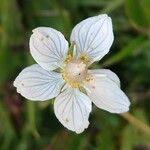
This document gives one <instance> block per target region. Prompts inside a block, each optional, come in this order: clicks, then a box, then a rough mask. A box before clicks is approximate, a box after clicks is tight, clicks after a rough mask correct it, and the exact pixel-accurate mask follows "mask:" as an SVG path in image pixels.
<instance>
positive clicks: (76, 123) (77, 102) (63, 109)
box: [54, 88, 92, 133]
mask: <svg viewBox="0 0 150 150" xmlns="http://www.w3.org/2000/svg"><path fill="white" fill-rule="evenodd" d="M91 107H92V105H91V101H90V99H89V98H88V97H87V96H86V95H85V94H83V93H82V92H80V91H79V90H78V89H71V88H69V89H67V90H65V91H64V92H62V93H61V94H60V95H58V96H57V97H56V99H55V101H54V111H55V115H56V117H57V118H58V120H59V121H60V122H61V123H62V124H63V126H65V127H66V128H68V129H69V130H71V131H75V132H76V133H81V132H83V131H84V129H85V128H87V127H88V125H89V121H88V118H89V113H90V112H91Z"/></svg>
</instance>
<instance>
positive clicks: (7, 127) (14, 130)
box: [0, 0, 150, 150]
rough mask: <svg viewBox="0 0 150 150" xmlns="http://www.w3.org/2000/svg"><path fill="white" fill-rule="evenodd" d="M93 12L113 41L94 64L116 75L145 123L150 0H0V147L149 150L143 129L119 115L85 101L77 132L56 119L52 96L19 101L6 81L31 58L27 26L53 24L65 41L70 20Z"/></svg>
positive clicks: (149, 137) (149, 117)
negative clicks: (86, 112)
mask: <svg viewBox="0 0 150 150" xmlns="http://www.w3.org/2000/svg"><path fill="white" fill-rule="evenodd" d="M101 13H107V14H109V15H110V16H111V17H112V21H113V28H114V34H115V41H114V43H113V46H112V48H111V51H110V53H109V54H108V55H107V56H105V58H103V59H102V61H100V62H99V63H97V64H95V65H94V67H95V68H101V67H104V68H109V69H111V70H112V71H114V72H115V73H117V74H118V76H119V77H120V79H121V83H122V89H123V90H124V91H125V92H126V93H127V95H128V96H129V98H130V100H131V103H132V105H131V109H130V113H131V114H132V115H133V116H135V117H136V118H138V119H139V120H141V121H142V122H143V123H145V124H147V125H149V124H150V123H149V122H150V99H149V98H150V0H0V150H150V134H148V133H147V132H144V130H141V129H139V128H137V127H136V126H134V125H132V124H131V123H129V122H128V121H127V120H125V119H124V118H123V117H121V116H119V115H115V114H110V113H108V112H106V111H103V110H100V109H98V108H96V107H95V106H93V111H92V113H91V115H90V125H89V128H88V129H87V130H86V131H85V132H83V133H82V134H80V135H77V134H75V133H73V132H70V131H69V130H67V129H65V128H64V127H63V126H62V125H61V124H60V123H59V122H58V120H57V119H56V117H55V115H54V112H53V105H52V104H53V101H52V100H50V101H46V102H31V101H27V100H25V99H24V98H23V97H21V96H20V95H19V94H17V92H16V89H15V88H14V87H13V85H12V83H13V81H14V79H15V77H16V76H17V75H18V73H19V72H20V71H21V70H22V69H23V68H24V67H26V66H28V65H30V64H33V63H35V62H34V60H33V58H32V57H31V55H30V53H29V44H28V43H29V38H30V35H31V31H32V29H34V28H36V27H38V26H49V27H53V28H55V29H57V30H59V31H61V32H62V33H63V34H64V35H65V37H66V38H67V39H68V40H69V35H70V33H71V30H72V28H73V27H74V25H75V24H76V23H78V22H80V21H81V20H83V19H85V18H87V17H90V16H95V15H97V14H101ZM148 71H149V72H148ZM135 124H136V123H135Z"/></svg>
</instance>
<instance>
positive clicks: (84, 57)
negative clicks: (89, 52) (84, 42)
mask: <svg viewBox="0 0 150 150" xmlns="http://www.w3.org/2000/svg"><path fill="white" fill-rule="evenodd" d="M80 59H81V60H82V61H83V62H85V63H87V62H89V61H90V59H89V58H88V57H87V56H85V55H80Z"/></svg>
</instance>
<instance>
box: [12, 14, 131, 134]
mask: <svg viewBox="0 0 150 150" xmlns="http://www.w3.org/2000/svg"><path fill="white" fill-rule="evenodd" d="M113 39H114V36H113V30H112V21H111V18H110V17H108V16H107V15H106V14H103V15H98V16H95V17H90V18H88V19H85V20H83V21H82V22H80V23H79V24H77V25H76V26H75V27H74V29H73V31H72V33H71V37H70V42H71V46H70V48H69V47H68V42H67V41H66V39H65V38H64V36H63V35H62V34H61V33H60V32H59V31H57V30H55V29H52V28H48V27H39V28H36V29H34V30H33V34H32V35H31V38H30V52H31V55H32V56H33V58H34V59H35V61H36V62H37V63H38V64H34V65H32V66H29V67H27V68H25V69H24V70H23V71H22V72H21V73H20V74H19V75H18V77H17V78H16V80H15V81H14V86H15V87H17V92H18V93H20V94H21V95H22V96H24V97H25V98H27V99H30V100H33V101H44V100H49V99H52V98H54V97H56V99H55V101H54V111H55V115H56V117H57V118H58V120H59V121H60V122H61V123H62V124H63V125H64V126H65V127H66V128H68V129H69V130H72V131H75V132H76V133H81V132H83V131H84V129H85V128H87V127H88V125H89V121H88V118H89V114H90V112H91V107H92V102H93V103H94V104H95V105H96V106H97V107H98V108H101V109H104V110H107V111H109V112H111V113H123V112H126V111H128V110H129V105H130V102H129V100H128V98H127V96H126V95H125V94H124V93H123V91H122V90H121V89H120V81H119V78H118V77H117V75H116V74H115V73H113V72H112V71H110V70H108V69H96V70H88V67H89V65H91V64H92V63H93V62H95V61H99V60H100V59H101V58H102V57H103V56H104V55H106V54H107V53H108V52H109V49H110V47H111V45H112V42H113ZM58 68H59V69H58ZM56 69H57V70H56ZM56 71H57V72H56Z"/></svg>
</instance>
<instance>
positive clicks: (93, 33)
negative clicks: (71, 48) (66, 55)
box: [70, 14, 114, 62]
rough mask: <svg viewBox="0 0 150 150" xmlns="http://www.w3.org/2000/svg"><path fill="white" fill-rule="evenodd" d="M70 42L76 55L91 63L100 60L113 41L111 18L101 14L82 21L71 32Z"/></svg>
mask: <svg viewBox="0 0 150 150" xmlns="http://www.w3.org/2000/svg"><path fill="white" fill-rule="evenodd" d="M70 40H71V42H74V43H75V44H76V46H77V53H78V55H80V54H81V55H86V56H87V57H88V58H90V59H91V61H92V62H94V61H98V60H100V59H101V58H102V57H103V56H104V55H106V54H107V53H108V52H109V49H110V47H111V45H112V43H113V40H114V36H113V29H112V21H111V18H110V17H108V16H107V15H106V14H103V15H98V16H95V17H90V18H87V19H85V20H83V21H82V22H80V23H79V24H77V25H76V26H75V27H74V29H73V30H72V34H71V38H70Z"/></svg>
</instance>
